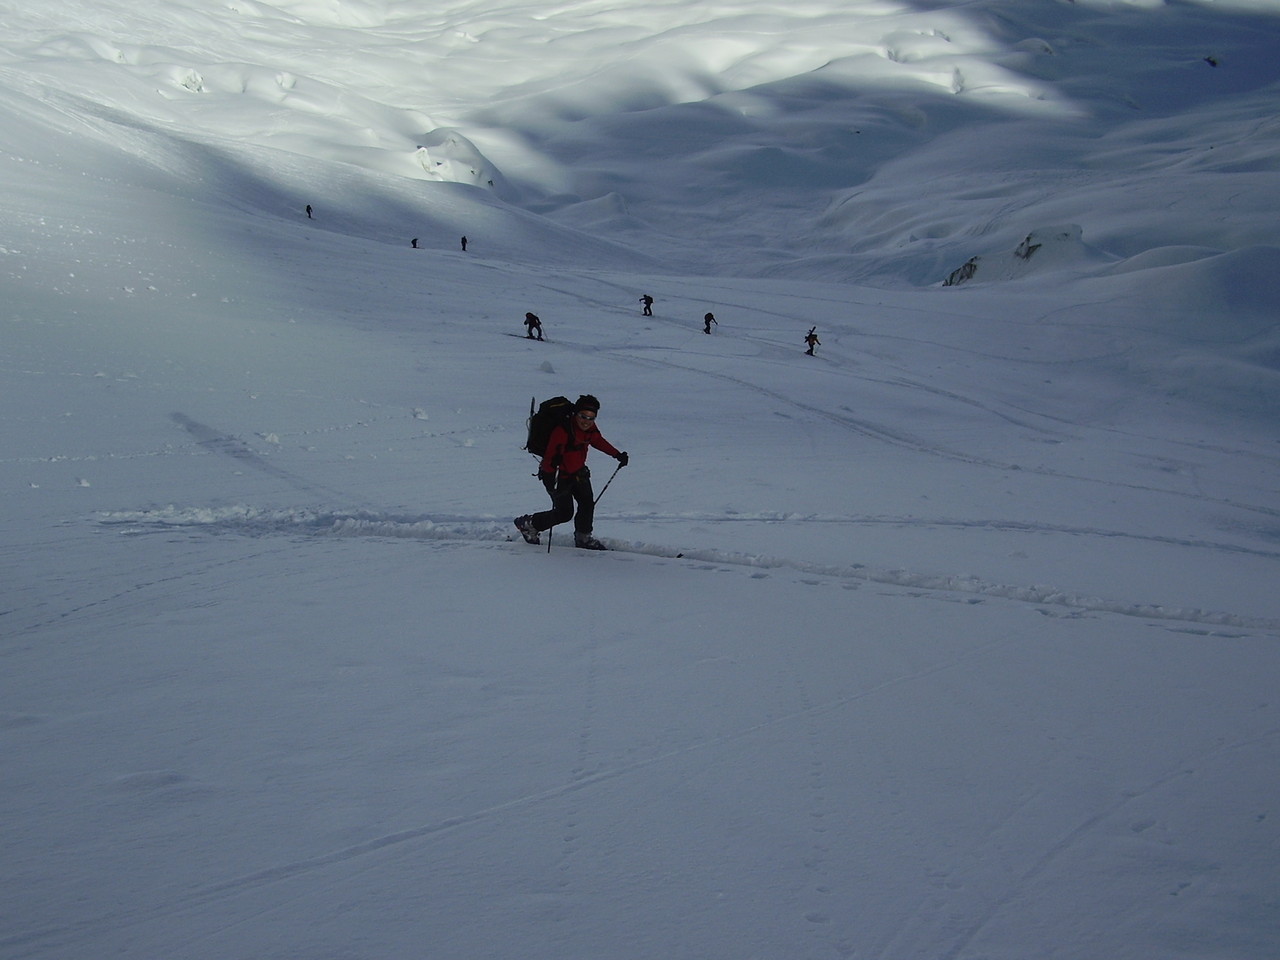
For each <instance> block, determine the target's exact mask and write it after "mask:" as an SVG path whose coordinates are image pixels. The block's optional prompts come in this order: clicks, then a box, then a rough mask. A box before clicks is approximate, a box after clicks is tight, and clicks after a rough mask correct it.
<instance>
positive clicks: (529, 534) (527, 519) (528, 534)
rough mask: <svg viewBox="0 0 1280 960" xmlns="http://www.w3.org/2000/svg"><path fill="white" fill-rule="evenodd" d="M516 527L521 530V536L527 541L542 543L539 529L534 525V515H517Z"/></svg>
mask: <svg viewBox="0 0 1280 960" xmlns="http://www.w3.org/2000/svg"><path fill="white" fill-rule="evenodd" d="M515 525H516V529H517V530H519V531H520V536H522V537H524V542H525V543H533V544H537V543H540V542H541V540H542V538H541V536H539V534H538V531H537V529H536V528H535V527H534V525H533V517H531V516H529V514H527V513H526V514H525V515H524V516H523V517H516V519H515Z"/></svg>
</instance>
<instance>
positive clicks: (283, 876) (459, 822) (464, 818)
mask: <svg viewBox="0 0 1280 960" xmlns="http://www.w3.org/2000/svg"><path fill="white" fill-rule="evenodd" d="M1013 642H1014V641H1012V640H1007V639H998V640H988V641H986V642H984V643H980V644H978V645H977V646H974V647H972V648H970V649H968V650H966V651H964V652H962V653H959V654H956V655H955V656H953V657H951V658H949V659H947V660H944V661H941V662H939V663H935V664H933V665H932V666H929V667H925V668H923V669H920V670H916V671H913V672H911V673H908V674H902V675H900V676H897V677H892V678H890V679H888V680H884V681H882V682H881V683H879V684H877V685H875V686H873V687H869V688H867V689H865V690H859V691H856V692H854V693H850V694H845V695H844V696H840V697H835V698H833V699H831V700H828V701H826V702H823V703H819V704H809V703H807V702H802V703H801V705H800V707H799V708H798V709H795V710H792V711H791V712H789V713H784V714H779V715H778V716H774V717H769V718H767V719H764V720H761V721H759V722H757V723H753V724H750V725H748V726H746V727H743V728H742V729H740V730H736V731H734V732H732V733H726V734H722V735H719V736H714V737H711V738H709V739H706V740H701V741H698V742H695V743H690V744H685V745H683V746H679V747H675V748H673V749H670V750H666V751H663V752H662V753H658V754H655V755H654V756H652V757H648V758H646V759H643V760H635V761H632V762H630V763H626V764H623V765H622V766H620V767H616V768H614V769H612V770H602V771H600V772H597V773H592V774H588V775H586V776H582V777H579V778H577V779H573V780H570V781H568V782H565V783H562V784H560V785H559V786H555V787H551V788H548V789H546V790H541V791H538V792H536V793H530V794H525V795H523V796H519V797H513V798H512V799H510V800H506V801H503V802H501V803H495V804H491V805H490V806H487V807H483V808H481V809H479V810H474V811H472V812H470V813H464V814H459V815H457V816H453V817H445V818H443V819H441V820H437V821H435V822H433V823H429V824H424V825H422V826H418V827H412V828H409V829H406V830H399V831H395V832H393V833H387V834H383V835H382V836H379V837H374V838H372V839H370V840H366V841H364V842H363V843H357V844H352V845H351V846H347V847H343V848H340V849H338V850H333V851H330V852H329V853H323V854H319V855H317V856H314V857H308V858H305V859H302V860H294V861H291V862H289V863H284V864H280V865H278V866H275V867H268V868H266V869H263V870H258V871H256V872H254V873H249V874H244V875H242V876H239V877H233V878H231V879H229V880H225V881H222V882H221V883H214V884H210V885H207V886H204V887H202V888H199V889H196V890H194V891H192V892H190V893H187V894H183V895H180V896H177V897H175V898H173V899H171V900H170V901H168V902H166V903H161V904H157V905H155V906H153V907H149V908H143V909H135V910H130V911H126V912H124V913H119V914H109V915H105V916H99V917H96V918H91V919H86V920H81V921H77V922H75V923H72V924H68V925H66V926H59V927H52V928H47V929H44V930H35V931H32V932H30V933H26V934H21V935H19V936H16V937H8V938H4V939H0V947H6V948H7V947H36V946H44V945H60V944H67V943H72V942H76V941H77V940H84V939H86V938H94V937H100V936H101V935H102V934H103V933H105V932H109V931H119V930H124V929H128V928H130V927H136V926H138V925H140V924H144V923H147V922H150V921H152V920H157V919H164V918H169V917H173V916H175V915H176V914H178V913H180V912H186V911H189V910H191V909H193V908H198V907H203V906H206V905H208V904H211V903H217V902H221V901H224V900H228V899H231V898H233V897H236V896H240V895H242V894H247V893H252V892H253V891H255V890H260V889H264V888H268V887H273V886H275V885H277V884H280V883H284V882H287V881H290V880H293V879H295V878H298V877H302V876H305V875H307V874H310V873H313V872H315V871H317V870H323V869H326V868H328V867H332V866H338V865H341V864H344V863H348V862H351V861H355V860H358V859H361V858H364V857H367V856H372V855H373V854H376V853H379V852H381V851H385V850H389V849H391V848H394V847H399V846H403V845H404V844H407V843H412V842H413V841H417V840H425V839H428V838H431V837H434V836H437V835H439V834H443V833H447V832H450V831H453V830H458V829H461V828H463V827H467V826H471V825H473V824H477V823H482V822H485V821H488V820H492V819H494V818H496V817H501V816H505V815H506V814H509V813H513V812H517V811H521V810H525V809H528V808H530V807H534V806H538V805H541V804H544V803H549V802H552V801H554V800H558V799H561V798H563V797H568V796H572V795H574V794H577V793H579V792H582V791H585V790H589V789H592V788H594V787H597V786H600V785H601V784H606V783H609V782H612V781H614V780H619V779H622V778H624V777H627V776H630V775H631V774H634V773H639V772H641V771H644V770H647V769H648V768H650V767H654V766H657V765H659V764H664V763H667V762H669V761H673V760H679V759H682V758H684V757H687V756H689V755H691V754H695V753H698V752H701V751H703V750H709V749H714V748H716V747H720V746H724V745H726V744H733V743H737V742H739V741H742V740H747V739H749V738H751V737H753V736H754V735H756V734H757V733H759V732H761V731H763V730H769V729H771V728H773V727H777V726H779V725H781V724H790V723H794V722H796V721H805V722H806V724H808V725H809V726H807V727H806V729H807V730H808V729H812V723H813V720H814V719H816V718H817V717H819V716H821V715H823V714H828V713H833V712H835V711H837V710H840V709H842V708H844V707H847V706H849V705H851V704H854V703H857V702H859V701H861V700H866V699H868V698H871V697H875V696H879V695H880V694H882V693H885V692H886V691H889V690H893V689H895V688H897V687H900V686H903V685H905V684H909V683H913V682H915V681H916V680H921V679H924V678H926V677H930V676H933V675H934V674H938V673H942V672H945V671H947V670H950V669H952V668H953V667H956V666H958V665H960V664H961V663H964V662H966V661H968V660H971V659H973V658H975V657H981V656H986V655H988V654H989V653H990V652H991V651H993V650H994V649H996V648H998V647H1002V646H1006V645H1008V644H1010V643H1013ZM374 866H375V864H369V865H368V866H366V867H364V868H362V869H361V870H359V871H358V872H359V873H363V872H366V871H367V870H370V869H373V868H374ZM302 896H305V894H298V895H296V896H293V897H288V898H286V899H285V900H284V901H282V902H283V903H288V902H294V901H296V900H297V899H299V898H300V897H302ZM280 905H281V904H279V903H277V904H272V905H264V906H262V907H260V908H259V909H258V910H257V911H255V912H254V914H253V916H262V915H265V914H267V913H270V912H272V911H273V910H275V909H276V908H277V907H278V906H280ZM243 922H244V919H241V920H240V921H238V923H243ZM810 922H817V921H814V920H812V919H811V920H810ZM238 923H237V924H232V926H235V925H238ZM220 929H230V927H229V926H224V927H222V928H220ZM206 936H208V934H203V935H199V936H197V937H194V938H192V939H191V940H188V941H186V942H187V943H191V942H196V941H198V940H200V939H203V938H204V937H206ZM16 956H17V955H15V960H16Z"/></svg>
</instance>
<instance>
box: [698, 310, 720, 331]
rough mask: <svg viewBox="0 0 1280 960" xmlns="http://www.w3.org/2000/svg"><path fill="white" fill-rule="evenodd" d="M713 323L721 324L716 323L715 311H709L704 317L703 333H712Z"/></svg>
mask: <svg viewBox="0 0 1280 960" xmlns="http://www.w3.org/2000/svg"><path fill="white" fill-rule="evenodd" d="M713 323H715V324H716V326H720V324H719V323H716V317H715V314H713V313H708V314H707V315H706V316H705V317H703V318H702V332H703V333H710V332H711V325H712V324H713Z"/></svg>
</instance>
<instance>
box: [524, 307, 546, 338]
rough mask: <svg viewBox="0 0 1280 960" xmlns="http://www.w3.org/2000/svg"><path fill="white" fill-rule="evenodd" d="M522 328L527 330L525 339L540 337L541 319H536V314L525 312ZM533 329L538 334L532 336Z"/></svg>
mask: <svg viewBox="0 0 1280 960" xmlns="http://www.w3.org/2000/svg"><path fill="white" fill-rule="evenodd" d="M524 328H525V330H526V331H527V332H526V333H525V339H527V340H541V339H542V321H541V320H539V319H538V316H537V314H533V313H526V314H525V315H524ZM535 331H536V332H537V334H538V335H537V336H536V337H535V336H534V332H535Z"/></svg>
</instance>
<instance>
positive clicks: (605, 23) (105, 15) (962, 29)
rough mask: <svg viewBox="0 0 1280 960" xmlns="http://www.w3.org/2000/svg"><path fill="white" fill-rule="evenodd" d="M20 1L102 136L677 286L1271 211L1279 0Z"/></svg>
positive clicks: (1231, 238) (26, 45)
mask: <svg viewBox="0 0 1280 960" xmlns="http://www.w3.org/2000/svg"><path fill="white" fill-rule="evenodd" d="M15 6H19V9H14V10H10V11H7V13H6V17H7V19H6V24H7V31H6V37H5V38H3V39H0V59H2V63H0V78H3V79H4V80H5V81H6V83H7V85H9V86H11V87H13V88H15V89H18V90H22V91H25V92H27V93H29V94H31V95H33V96H35V97H37V98H38V99H40V100H42V101H45V102H46V103H51V104H57V107H58V110H59V112H60V114H61V115H64V116H65V115H69V116H73V117H76V116H79V117H88V118H92V122H94V123H96V124H98V125H100V126H102V128H103V129H102V135H103V136H104V137H105V138H107V139H109V140H114V139H123V140H125V141H127V140H128V139H129V133H128V128H131V127H135V128H136V127H138V126H144V127H148V128H151V129H152V130H153V131H160V132H163V134H164V135H166V136H171V137H175V138H179V139H181V140H183V141H185V142H187V143H190V144H197V145H200V147H201V148H203V149H210V150H218V149H222V148H224V147H225V145H226V144H227V143H236V144H240V143H246V142H249V143H253V144H255V145H256V146H257V147H259V148H260V149H261V151H263V152H261V153H260V154H259V155H257V156H254V157H252V158H250V157H247V156H244V155H243V153H242V154H241V156H240V157H239V158H238V161H239V162H241V163H245V164H248V165H249V166H251V167H253V168H255V172H256V175H258V176H260V177H265V178H268V179H273V178H275V177H276V176H277V175H278V174H283V176H284V177H285V179H287V178H288V177H289V176H290V175H291V174H288V173H286V172H285V171H284V168H293V169H304V168H307V167H310V172H309V174H308V176H309V177H310V179H311V180H312V181H313V182H314V183H315V184H316V185H317V188H318V192H320V193H326V192H332V191H331V190H326V189H325V186H326V184H327V183H329V182H330V181H331V179H332V178H334V177H341V176H343V175H342V174H341V173H337V172H335V165H339V166H341V167H348V168H354V169H356V170H364V171H368V172H370V173H372V174H374V175H375V176H376V177H378V178H382V177H391V178H394V179H399V180H403V181H406V182H410V183H411V182H412V181H415V180H416V181H422V180H426V181H449V182H456V183H460V184H464V185H467V186H470V187H474V188H477V189H478V190H479V191H481V192H488V193H490V194H492V195H493V196H494V197H495V198H500V199H501V200H502V202H504V203H506V204H514V205H516V206H520V207H523V208H526V209H529V210H533V211H536V212H538V213H540V214H544V215H551V216H554V217H557V218H558V219H560V220H562V222H564V223H566V224H571V225H573V227H574V228H576V229H578V230H585V231H588V232H594V233H596V234H597V235H599V236H600V237H602V238H607V239H609V240H611V241H620V242H623V243H626V244H628V245H630V246H632V247H634V248H637V249H643V250H645V251H647V252H649V253H650V254H653V255H656V256H659V257H662V258H664V259H666V260H667V261H668V262H670V263H672V264H673V266H674V265H676V264H679V266H680V267H681V268H685V267H694V268H698V269H714V270H719V271H726V270H728V271H733V270H749V271H752V272H757V271H761V270H764V271H769V272H771V273H774V274H779V275H792V276H802V277H825V278H828V279H841V280H843V279H851V278H863V279H871V278H875V279H877V280H878V281H879V282H891V281H906V282H909V283H912V284H929V283H937V282H940V281H941V280H942V279H943V278H944V277H946V276H947V275H948V274H949V273H950V271H952V270H954V269H955V268H957V267H959V266H960V265H961V264H962V263H963V262H964V261H966V260H968V259H969V258H970V257H972V256H975V255H991V254H1005V253H1009V252H1011V251H1012V250H1013V249H1014V248H1015V247H1016V245H1017V243H1018V242H1019V241H1020V240H1021V238H1022V237H1024V236H1025V235H1026V234H1028V233H1029V232H1031V231H1032V230H1036V229H1041V228H1043V227H1045V226H1048V225H1053V224H1057V223H1075V224H1078V225H1079V226H1080V227H1081V230H1082V235H1083V238H1084V241H1085V242H1086V243H1088V244H1091V245H1093V246H1094V247H1096V248H1098V249H1100V250H1103V251H1106V252H1107V253H1108V254H1109V255H1112V256H1116V257H1127V256H1133V255H1136V254H1140V253H1144V252H1146V251H1148V250H1150V249H1152V248H1154V247H1159V246H1163V245H1166V244H1176V245H1181V246H1185V245H1192V246H1203V247H1206V248H1210V249H1212V250H1214V251H1217V252H1222V251H1225V250H1229V249H1235V248H1237V247H1241V246H1248V245H1251V244H1256V243H1260V242H1266V238H1267V237H1269V236H1270V230H1271V228H1270V225H1271V224H1273V223H1274V222H1275V221H1276V214H1277V212H1280V211H1277V204H1278V203H1280V201H1278V200H1277V197H1276V193H1277V191H1276V189H1275V187H1274V184H1273V179H1274V178H1273V177H1271V173H1273V172H1274V169H1275V157H1276V156H1277V154H1278V153H1280V143H1278V139H1277V138H1278V137H1280V134H1278V133H1277V130H1276V128H1275V125H1273V124H1265V123H1264V124H1258V123H1254V122H1252V118H1253V117H1256V116H1257V115H1258V105H1259V103H1260V102H1263V101H1265V102H1273V101H1274V94H1275V89H1274V84H1275V83H1276V78H1277V75H1278V73H1277V72H1278V71H1280V66H1277V62H1276V59H1275V57H1274V56H1273V55H1272V54H1273V52H1274V50H1275V49H1276V47H1277V42H1278V41H1280V26H1278V24H1277V19H1276V17H1274V16H1273V15H1272V12H1273V11H1270V10H1269V8H1268V7H1267V6H1266V5H1265V4H1255V5H1252V6H1250V5H1248V4H1236V5H1231V6H1227V5H1222V4H1213V5H1209V4H1205V5H1192V4H1187V5H1179V6H1174V7H1170V6H1165V5H1163V4H1154V3H1152V4H1144V3H1128V4H1111V3H1109V4H1102V5H1089V4H1074V5H1063V4H1055V3H1032V4H1027V3H1008V2H999V0H993V2H986V3H981V4H968V5H964V6H963V7H953V6H951V5H936V6H935V5H924V6H922V5H920V4H915V3H906V2H900V3H896V2H882V0H877V2H849V3H840V4H835V3H806V4H801V5H799V6H796V5H785V6H784V5H774V4H761V3H756V2H750V3H749V2H736V3H715V4H710V3H687V2H667V3H652V4H644V5H633V4H627V3H621V2H617V0H611V2H600V0H598V2H590V3H582V4H576V3H545V4H533V5H530V4H517V5H503V4H476V3H474V2H464V0H451V2H446V3H441V4H432V5H431V8H430V9H429V10H428V9H424V8H423V7H422V5H421V4H418V3H412V2H392V0H387V2H355V3H352V2H342V3H339V2H336V0H335V2H290V3H275V4H267V3H258V2H252V0H237V2H229V3H225V4H218V5H213V6H210V5H208V4H198V3H194V2H190V0H175V2H173V3H171V4H167V5H166V6H165V7H164V9H163V11H159V10H150V11H139V10H137V9H135V5H134V4H132V3H129V2H125V0H105V2H101V3H99V2H95V3H87V2H70V3H66V4H59V5H58V10H57V11H56V12H54V11H52V10H49V9H42V8H39V7H30V6H28V5H15ZM1139 45H1141V46H1142V47H1143V48H1144V49H1154V50H1158V51H1159V54H1160V55H1159V56H1158V57H1144V58H1135V57H1132V56H1128V55H1126V51H1128V50H1132V49H1135V48H1136V47H1137V46H1139ZM1259 98H1262V99H1261V101H1260V100H1259ZM121 128H125V129H124V131H123V132H124V134H125V135H124V136H123V137H120V133H121ZM930 150H932V151H933V152H932V155H931V154H930V153H929V151H930ZM1135 167H1143V168H1146V169H1147V170H1149V171H1150V176H1149V177H1148V178H1147V179H1148V181H1149V182H1150V184H1151V186H1150V188H1149V189H1147V190H1145V191H1135V189H1134V186H1135V184H1134V183H1132V182H1131V180H1130V172H1131V171H1132V170H1133V169H1135ZM924 169H927V170H928V171H929V173H928V175H927V176H926V175H923V173H922V171H923V170H924ZM1157 173H1158V174H1159V177H1157V176H1156V174H1157ZM1169 177H1177V178H1180V179H1182V180H1183V181H1185V184H1184V187H1183V188H1182V189H1180V190H1179V191H1178V192H1179V195H1180V196H1181V197H1182V199H1181V201H1180V202H1181V203H1182V204H1183V205H1184V208H1183V209H1181V210H1179V211H1178V213H1177V214H1176V215H1170V216H1167V217H1163V218H1162V217H1160V216H1157V217H1155V218H1151V217H1149V216H1148V213H1149V212H1150V211H1151V209H1152V208H1153V207H1154V208H1155V209H1156V210H1160V209H1161V208H1164V207H1167V203H1166V202H1165V201H1164V193H1163V192H1162V191H1163V189H1164V188H1163V186H1162V185H1161V184H1162V183H1163V182H1164V180H1165V178H1169ZM381 189H382V190H383V191H384V192H385V191H386V190H389V189H392V188H390V187H386V186H384V187H382V188H381ZM411 190H412V188H410V191H411ZM1242 196H1247V197H1248V198H1249V201H1248V203H1247V204H1245V205H1243V206H1241V207H1239V208H1238V209H1234V210H1233V216H1232V222H1231V225H1230V226H1227V225H1225V224H1224V223H1223V221H1222V218H1221V217H1220V216H1217V213H1218V212H1219V211H1221V210H1222V209H1223V207H1224V205H1226V206H1233V207H1234V206H1236V205H1237V198H1239V197H1242ZM602 201H605V202H602ZM392 202H398V201H392ZM1186 204H1192V205H1193V207H1192V209H1186V208H1185V205H1186ZM619 209H622V210H625V216H621V217H620V216H619V215H618V210H619ZM780 225H785V226H782V228H781V229H780ZM1152 228H1155V229H1152ZM692 237H696V238H698V243H697V244H696V245H695V246H694V247H693V249H690V247H691V245H690V244H689V242H688V240H689V238H692Z"/></svg>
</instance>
